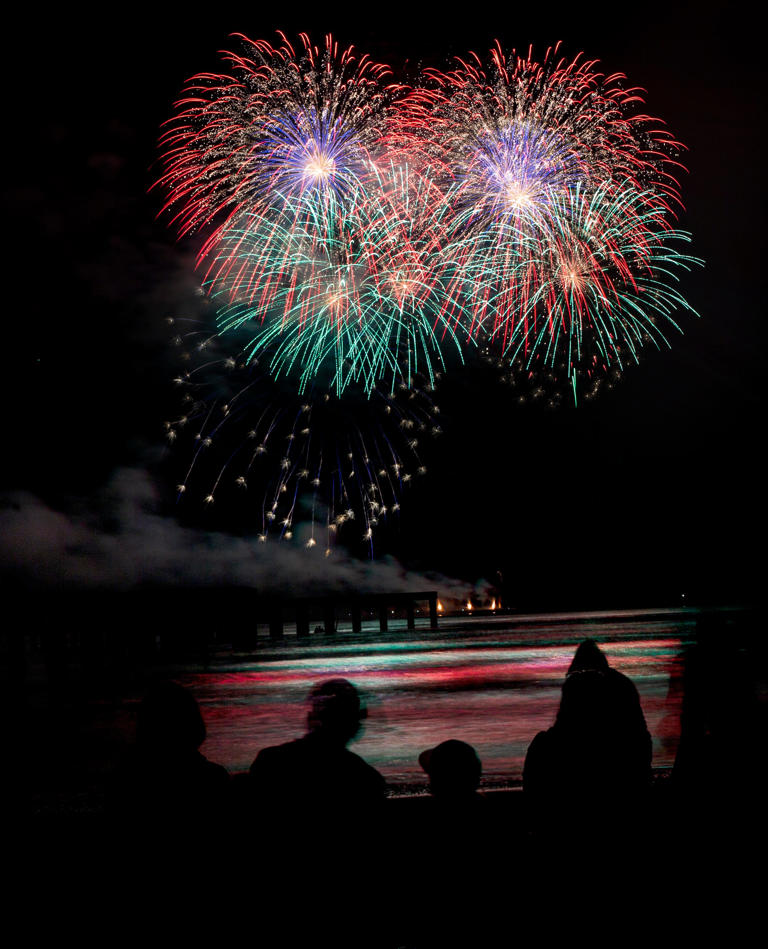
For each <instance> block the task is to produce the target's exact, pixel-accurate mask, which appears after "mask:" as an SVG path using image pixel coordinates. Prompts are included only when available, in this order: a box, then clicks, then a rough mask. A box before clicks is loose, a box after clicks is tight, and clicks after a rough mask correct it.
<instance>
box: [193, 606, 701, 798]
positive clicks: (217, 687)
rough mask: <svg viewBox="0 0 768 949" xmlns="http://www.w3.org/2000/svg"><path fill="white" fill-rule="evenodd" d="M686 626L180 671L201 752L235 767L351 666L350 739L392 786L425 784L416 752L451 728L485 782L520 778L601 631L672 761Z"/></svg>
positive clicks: (590, 629) (299, 718)
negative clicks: (355, 714)
mask: <svg viewBox="0 0 768 949" xmlns="http://www.w3.org/2000/svg"><path fill="white" fill-rule="evenodd" d="M683 625H684V624H680V623H677V624H676V623H670V622H669V621H668V620H667V621H665V622H638V623H630V624H627V623H623V624H621V625H618V626H614V627H612V628H607V627H606V624H600V623H599V622H598V623H595V624H590V625H584V624H583V623H580V624H578V625H576V624H574V625H566V626H560V627H557V628H546V629H542V628H537V629H524V630H521V629H519V628H518V629H515V630H514V631H509V630H507V631H499V630H498V629H494V630H493V631H488V630H487V627H486V629H485V631H484V630H483V628H482V627H481V626H480V627H479V629H478V631H477V632H476V633H475V632H472V633H467V632H466V631H464V632H463V633H460V634H446V635H443V636H441V637H439V638H432V639H429V640H427V639H424V640H422V641H419V640H415V639H413V638H412V639H410V640H408V641H390V642H386V643H381V642H377V641H375V640H373V641H369V642H362V643H358V644H349V643H343V642H338V641H335V642H333V643H328V644H325V645H319V644H317V645H316V644H315V643H311V644H308V645H307V646H305V647H300V646H299V645H298V644H296V643H295V641H294V643H293V644H290V643H288V644H287V645H286V646H285V648H284V650H283V652H284V653H285V654H284V655H283V654H281V651H280V650H277V651H276V652H275V651H273V652H272V653H270V656H269V657H268V658H265V661H262V662H251V663H243V664H241V665H239V666H237V667H232V666H230V668H229V670H228V671H220V672H217V671H211V672H206V673H199V674H190V675H185V676H179V677H177V678H178V681H180V682H182V683H183V684H185V685H187V686H189V687H190V688H191V689H192V691H193V693H194V694H195V696H196V697H197V699H198V701H199V702H200V703H201V707H202V709H203V715H204V717H205V720H206V723H207V726H208V739H207V741H206V742H205V745H204V746H203V748H202V751H203V753H204V754H205V755H206V756H207V757H208V758H210V759H211V760H212V761H217V762H220V763H222V764H224V765H225V766H226V767H227V768H228V769H229V770H230V771H231V772H238V771H246V770H247V769H248V767H249V765H250V763H251V761H252V760H253V758H254V757H255V755H256V753H257V752H258V751H259V750H260V749H261V748H264V747H266V746H268V745H273V744H279V743H280V742H284V741H289V740H291V739H292V738H297V737H299V736H300V735H301V734H302V733H303V732H304V728H305V717H306V706H305V698H306V695H307V693H308V691H309V689H310V688H311V686H312V685H313V684H314V683H315V682H317V681H321V680H322V679H325V678H331V677H335V676H343V677H345V678H348V679H350V680H351V681H352V682H354V683H355V685H356V686H357V687H358V689H359V690H360V691H361V693H362V694H363V696H364V698H365V701H366V704H367V707H368V718H367V720H366V722H365V723H364V727H363V729H362V731H361V733H360V735H359V736H358V738H357V739H355V741H353V742H352V743H351V745H350V748H351V749H352V750H353V751H355V752H357V753H358V754H360V755H362V757H364V758H365V759H366V760H367V761H368V762H370V763H371V764H372V765H373V766H374V767H376V768H378V769H379V770H380V771H381V772H382V774H384V776H385V777H386V778H387V780H388V782H390V784H391V785H393V786H397V785H398V784H399V785H403V784H414V783H423V782H424V779H425V776H424V774H423V772H422V771H421V768H420V767H419V764H418V755H419V753H420V752H421V751H423V750H424V749H425V748H429V747H434V745H436V744H437V743H439V742H440V741H443V740H445V739H447V738H461V739H462V740H463V741H467V742H469V743H470V744H472V745H473V746H474V747H475V748H476V749H477V752H478V754H479V755H480V758H481V760H482V762H483V775H484V780H485V781H487V782H488V783H489V784H495V783H499V782H501V781H517V780H519V779H520V777H521V775H522V767H523V761H524V758H525V752H526V749H527V747H528V745H529V743H530V742H531V740H532V739H533V737H534V736H535V735H536V733H537V732H538V731H541V730H543V729H545V728H548V727H549V726H550V725H551V724H552V722H553V721H554V717H555V714H556V712H557V708H558V705H559V701H560V689H561V686H562V683H563V680H564V677H565V673H566V671H567V668H568V665H569V664H570V661H571V659H572V657H573V653H574V651H575V647H576V644H577V643H578V642H579V641H580V640H581V639H583V638H585V637H586V636H588V635H592V636H594V637H595V638H596V639H598V641H599V642H601V645H602V648H603V650H604V652H605V653H606V655H607V656H608V659H609V662H610V663H611V665H612V666H614V668H616V669H618V670H620V671H621V672H624V673H625V674H626V675H628V676H629V677H630V678H631V679H632V680H633V681H634V683H635V685H636V686H637V688H638V691H639V693H640V699H641V703H642V706H643V711H644V713H645V717H646V721H647V723H648V728H649V730H650V732H651V735H652V737H653V751H654V757H653V763H654V766H655V767H669V766H671V765H672V763H673V762H674V757H675V753H676V749H677V742H678V737H679V714H680V702H681V699H682V690H681V689H680V687H679V678H680V673H681V646H682V639H683V637H684V634H685V633H686V632H690V628H691V626H690V623H689V624H688V626H687V628H686V629H683V628H682V626H683ZM574 627H575V628H574ZM649 634H650V635H649ZM389 636H390V638H391V639H392V638H393V634H392V632H390V634H389ZM537 640H538V641H539V642H537ZM553 640H555V641H553ZM557 640H559V641H557ZM517 642H521V644H520V645H518V644H517Z"/></svg>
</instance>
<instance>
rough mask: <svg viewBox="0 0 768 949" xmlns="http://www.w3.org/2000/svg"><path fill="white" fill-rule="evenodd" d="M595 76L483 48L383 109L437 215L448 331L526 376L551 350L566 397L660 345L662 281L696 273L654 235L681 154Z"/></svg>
mask: <svg viewBox="0 0 768 949" xmlns="http://www.w3.org/2000/svg"><path fill="white" fill-rule="evenodd" d="M595 65H596V64H595V63H594V62H587V61H584V62H582V61H581V59H580V57H578V56H577V57H576V58H575V59H574V60H572V61H570V62H567V61H565V60H563V59H559V60H558V59H557V47H555V48H554V50H553V49H550V50H548V51H547V54H546V56H545V57H544V61H543V62H542V63H536V62H535V61H533V60H532V58H531V53H530V51H529V53H528V56H527V57H526V58H523V57H520V56H517V55H516V54H515V53H512V55H511V56H510V57H508V58H507V57H505V56H504V53H503V51H502V49H501V47H500V46H499V45H498V44H497V45H496V47H495V48H494V49H493V50H492V52H491V56H490V61H489V63H488V64H487V65H484V64H483V63H482V61H481V60H480V59H479V58H478V57H477V56H475V55H474V54H472V57H471V58H470V59H468V60H467V61H461V60H460V61H459V65H458V66H457V68H456V69H454V70H453V71H450V72H446V73H441V72H438V71H435V70H428V71H427V83H426V85H425V86H424V87H423V88H421V89H417V90H415V91H414V92H413V93H412V94H411V95H409V96H408V97H406V98H405V99H404V100H403V101H402V102H401V103H400V104H399V106H398V122H397V127H398V132H397V135H398V140H399V143H400V147H401V148H403V149H404V150H407V151H409V152H410V153H411V155H412V161H414V163H415V164H416V165H417V167H419V168H421V169H428V170H429V173H430V174H432V175H433V176H434V177H435V180H436V181H438V182H440V184H441V188H442V190H443V191H444V193H445V200H446V202H447V203H448V204H449V205H450V207H451V214H450V215H447V216H446V221H447V228H446V234H445V245H444V253H445V255H446V257H447V258H449V259H450V260H451V261H452V266H453V271H454V274H455V275H456V276H455V277H454V279H455V281H456V282H455V283H454V284H453V285H452V292H453V294H454V295H455V296H456V297H458V298H460V299H462V300H463V301H464V306H463V307H462V308H455V309H453V310H452V311H451V312H452V313H453V314H455V317H456V320H457V325H456V330H457V332H458V333H459V335H460V336H466V337H467V338H476V339H477V340H478V341H479V342H480V343H481V344H485V343H487V342H488V341H490V342H491V343H493V344H494V345H495V346H496V347H497V349H498V350H499V351H500V352H502V353H503V354H505V356H506V357H508V358H509V360H510V361H511V362H512V363H515V362H518V363H519V362H520V360H521V357H522V364H523V365H525V367H526V369H530V368H531V366H532V365H534V363H536V362H539V361H540V357H543V359H541V363H542V364H543V365H545V366H547V367H549V368H550V369H551V368H552V367H553V366H555V365H559V364H560V356H561V354H562V351H563V349H565V350H566V351H567V360H566V374H567V377H568V379H569V381H570V382H571V383H572V384H574V385H575V382H576V376H577V374H578V372H579V370H580V368H582V367H583V366H584V365H585V363H586V364H588V365H589V366H590V367H594V366H595V365H596V364H599V366H600V367H602V368H603V369H604V370H607V369H609V368H615V367H617V366H618V367H619V368H620V367H621V366H622V356H621V353H622V352H624V353H625V354H628V355H629V358H631V359H632V360H633V361H636V360H637V355H638V350H639V349H640V347H641V346H642V345H644V344H645V343H647V342H649V341H651V342H653V343H655V344H657V345H658V343H659V341H666V340H665V336H664V332H663V330H662V329H660V328H659V327H658V326H657V325H656V321H657V320H661V321H666V322H668V324H669V325H670V326H671V327H676V324H675V322H674V320H672V318H671V314H672V312H673V311H674V310H675V309H678V308H683V309H688V310H689V311H690V307H688V305H687V304H686V302H685V300H684V299H683V298H682V296H681V295H680V294H679V292H677V290H676V289H675V283H676V282H677V280H678V276H677V271H680V270H682V269H687V268H689V267H690V266H691V265H692V264H696V263H700V261H698V260H696V259H695V258H693V257H690V256H687V255H685V254H682V253H681V252H679V251H678V250H677V249H676V248H677V246H678V243H679V242H686V241H687V240H688V239H689V237H688V235H687V234H686V233H685V232H683V231H681V230H676V229H674V228H673V227H672V225H671V224H670V222H669V221H670V218H674V214H673V207H674V206H675V205H679V204H680V201H679V188H678V185H677V182H676V180H675V178H674V175H673V174H672V170H673V169H674V168H675V167H676V166H678V163H677V162H676V161H675V159H674V157H673V156H674V154H676V153H677V151H679V150H680V149H681V148H682V146H680V145H679V143H677V142H676V141H675V140H674V139H673V138H672V137H671V136H670V135H669V133H667V132H666V131H665V130H664V129H663V128H662V127H661V123H660V122H659V121H658V120H656V119H653V118H651V117H650V116H648V115H646V114H644V113H640V112H637V111H636V107H637V106H638V105H639V104H641V103H642V98H641V97H640V95H639V90H636V89H628V90H625V89H624V88H623V87H622V85H621V80H622V79H623V78H624V77H623V76H621V75H618V74H616V75H613V76H604V75H603V74H601V73H599V72H597V71H596V70H595ZM678 167H681V166H678ZM623 214H626V218H627V219H626V220H625V221H622V215H623ZM691 312H693V311H691ZM595 357H597V358H595Z"/></svg>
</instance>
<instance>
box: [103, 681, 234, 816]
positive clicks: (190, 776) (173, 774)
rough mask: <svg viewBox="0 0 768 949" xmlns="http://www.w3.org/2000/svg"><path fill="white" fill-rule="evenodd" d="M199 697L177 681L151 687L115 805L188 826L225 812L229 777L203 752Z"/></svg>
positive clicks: (134, 813) (141, 709)
mask: <svg viewBox="0 0 768 949" xmlns="http://www.w3.org/2000/svg"><path fill="white" fill-rule="evenodd" d="M205 736H206V731H205V723H204V722H203V717H202V715H201V714H200V708H199V706H198V704H197V701H196V699H195V698H194V696H193V695H192V693H191V692H189V691H188V690H187V689H185V688H184V687H183V686H181V685H178V684H177V683H176V682H160V683H157V684H155V685H153V686H151V687H150V688H149V690H148V691H147V693H146V695H145V696H144V699H143V700H142V702H141V705H140V706H139V710H138V716H137V722H136V746H135V748H134V749H133V752H132V754H131V755H130V757H129V760H128V762H127V766H126V767H125V768H124V770H123V772H122V774H121V775H119V778H118V781H117V784H116V787H115V793H114V799H113V803H114V805H115V806H116V808H117V809H118V810H119V811H120V812H122V813H123V814H125V815H127V816H129V817H130V816H133V817H135V818H137V819H138V820H140V821H143V822H146V823H154V822H162V823H163V825H166V824H168V823H170V824H173V825H176V826H181V825H187V826H188V828H189V830H190V831H191V832H192V831H194V828H195V824H196V823H197V822H198V821H206V820H213V819H217V818H223V817H225V816H226V810H227V807H228V805H229V775H228V773H227V771H226V769H225V768H223V767H222V766H221V765H217V764H213V763H212V762H210V761H208V759H207V758H205V757H204V756H203V755H202V754H201V753H200V751H199V748H200V745H202V743H203V742H204V741H205Z"/></svg>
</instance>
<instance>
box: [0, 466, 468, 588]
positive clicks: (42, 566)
mask: <svg viewBox="0 0 768 949" xmlns="http://www.w3.org/2000/svg"><path fill="white" fill-rule="evenodd" d="M68 507H69V509H68V510H67V511H66V512H64V511H61V510H55V509H53V508H52V507H50V506H49V505H47V504H46V503H44V502H43V501H42V500H41V499H40V498H39V497H37V496H35V495H33V494H31V493H29V492H25V491H15V492H11V493H7V494H6V495H5V496H4V497H3V498H2V499H1V500H0V564H1V565H2V569H3V572H4V573H5V574H6V575H7V576H10V577H12V578H13V579H14V581H15V582H16V583H18V584H20V585H21V586H23V587H25V588H28V589H30V588H31V589H114V590H126V589H131V588H133V587H136V586H139V585H142V584H150V583H151V584H155V585H164V586H207V587H210V586H225V585H228V586H244V587H251V588H254V589H256V590H258V591H259V592H260V593H262V594H265V595H267V594H268V595H273V596H274V595H276V596H302V595H304V596H306V595H322V594H328V593H352V592H355V593H376V592H407V591H417V590H427V589H436V590H438V592H439V593H440V595H441V597H445V598H449V599H454V598H455V599H465V598H466V597H467V595H468V594H469V593H471V592H472V587H471V585H469V584H467V583H464V582H463V581H460V580H457V579H453V578H449V577H445V576H442V575H440V574H436V573H415V572H411V571H408V570H406V569H405V568H404V567H403V566H402V565H401V564H400V563H398V562H397V561H396V560H395V559H394V558H386V559H383V560H378V561H360V560H356V559H354V558H352V557H351V556H350V555H349V554H347V553H346V552H345V551H343V550H341V549H338V548H337V549H334V550H333V551H332V553H331V555H330V556H327V557H326V556H325V552H324V550H323V549H322V548H321V547H320V546H317V547H313V548H310V549H307V548H306V546H305V544H304V542H303V541H302V529H301V527H299V528H297V530H296V531H295V536H296V540H295V542H291V541H277V540H269V541H267V543H259V542H258V541H257V540H256V539H255V538H254V539H250V538H243V537H234V536H232V535H229V534H225V533H221V532H214V531H203V530H199V529H194V528H189V527H184V526H182V525H180V524H178V523H177V522H176V521H175V520H174V519H172V518H170V517H167V516H164V515H163V514H161V513H159V503H158V494H157V491H156V489H155V487H154V485H153V483H152V479H151V477H150V475H149V473H148V472H147V471H145V470H143V469H140V468H119V469H117V470H116V471H115V472H114V474H113V476H112V478H111V480H110V481H109V483H108V484H107V485H106V487H105V488H104V489H103V490H102V491H101V492H99V494H98V495H95V496H94V497H92V498H89V499H88V500H87V501H81V502H77V501H74V502H71V503H70V504H69V506H68Z"/></svg>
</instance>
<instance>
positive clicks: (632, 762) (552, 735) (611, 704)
mask: <svg viewBox="0 0 768 949" xmlns="http://www.w3.org/2000/svg"><path fill="white" fill-rule="evenodd" d="M650 782H651V737H650V735H649V733H648V729H647V727H646V724H645V718H644V716H643V713H642V709H641V707H640V701H639V697H638V695H637V690H636V688H635V686H634V685H633V683H632V682H631V680H630V679H628V678H627V677H626V676H625V675H623V674H622V673H620V672H618V671H616V670H614V669H611V668H610V667H609V666H608V662H607V660H606V658H605V656H604V655H603V654H602V652H601V651H600V649H599V647H598V646H597V644H596V643H594V642H593V641H591V640H587V641H586V642H584V643H582V644H581V646H580V647H579V649H578V650H577V652H576V655H575V656H574V660H573V662H572V664H571V667H570V669H569V671H568V674H567V675H566V679H565V683H564V684H563V690H562V696H561V700H560V708H559V710H558V713H557V718H556V720H555V724H554V725H553V726H552V728H549V729H548V730H547V731H544V732H539V734H538V735H536V737H535V738H534V739H533V741H532V742H531V744H530V747H529V748H528V753H527V755H526V758H525V766H524V769H523V788H524V791H525V794H526V798H527V800H528V802H529V805H530V806H531V808H532V816H533V818H534V822H535V825H536V826H537V827H538V829H539V830H542V829H544V828H547V827H548V828H550V829H551V830H554V829H555V828H558V831H556V832H559V827H558V825H562V824H563V823H568V824H570V826H571V829H572V830H573V832H575V833H576V834H577V835H579V834H580V832H582V831H583V833H584V834H585V835H594V834H595V832H596V831H597V829H598V828H600V827H602V828H603V829H604V831H605V832H606V833H610V829H609V826H608V824H607V823H606V821H605V819H606V818H607V817H609V816H610V815H611V814H612V813H614V814H619V813H622V814H624V815H625V816H624V817H623V818H622V820H627V819H628V818H629V820H630V822H631V820H632V818H633V817H634V815H633V814H632V812H631V810H628V808H631V807H632V806H633V805H641V804H642V805H644V804H645V802H646V796H647V793H648V791H649V788H650ZM574 808H576V809H577V810H576V811H574ZM574 813H578V814H579V815H580V817H581V818H582V819H583V820H584V824H583V826H582V827H581V828H579V827H578V826H577V825H574V824H573V816H574ZM592 818H600V822H599V823H598V822H597V821H593V820H592Z"/></svg>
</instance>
